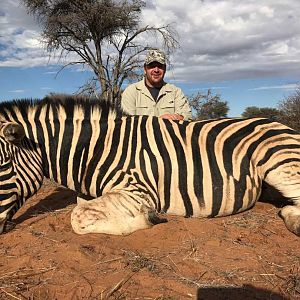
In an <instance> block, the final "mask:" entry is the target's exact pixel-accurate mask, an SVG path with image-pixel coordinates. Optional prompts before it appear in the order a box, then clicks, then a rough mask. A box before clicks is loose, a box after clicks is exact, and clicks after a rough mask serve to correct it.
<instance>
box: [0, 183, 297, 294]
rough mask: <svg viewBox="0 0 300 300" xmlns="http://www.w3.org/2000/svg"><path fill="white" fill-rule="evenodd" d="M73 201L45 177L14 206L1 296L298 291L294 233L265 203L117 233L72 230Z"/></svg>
mask: <svg viewBox="0 0 300 300" xmlns="http://www.w3.org/2000/svg"><path fill="white" fill-rule="evenodd" d="M74 203H75V195H74V193H73V192H71V191H68V190H65V189H62V188H60V187H57V186H55V185H53V184H52V183H50V182H47V183H46V184H45V185H44V187H43V189H42V190H41V191H40V192H39V193H38V195H37V196H34V197H33V198H32V199H31V200H30V201H29V202H28V203H27V204H26V205H25V207H23V208H22V210H21V211H20V212H19V213H18V215H17V216H16V218H15V221H16V223H17V226H16V227H15V229H14V230H13V231H11V232H9V233H7V234H4V235H2V237H1V248H0V252H1V259H0V299H32V300H35V299H45V300H46V299H49V300H50V299H51V300H52V299H149V300H150V299H151V300H152V299H153V300H154V299H156V300H175V299H176V300H177V299H197V298H198V299H297V298H299V299H300V247H299V239H298V238H297V237H296V236H294V235H293V234H291V233H290V232H288V231H287V229H286V228H285V226H284V224H283V222H282V220H281V219H280V218H279V217H278V216H277V208H276V207H274V206H273V205H271V204H266V203H258V205H256V207H255V208H254V209H252V210H250V211H247V212H245V213H243V214H240V215H236V216H231V217H227V218H219V219H204V220H199V219H192V218H191V219H185V218H179V217H168V219H169V222H168V223H165V224H160V225H157V226H155V227H153V228H152V229H150V230H144V231H139V232H136V233H134V234H131V235H129V236H125V237H117V236H107V235H100V234H99V235H97V234H90V235H84V236H80V235H76V234H74V233H73V232H72V229H71V225H70V212H71V210H72V208H73V207H74Z"/></svg>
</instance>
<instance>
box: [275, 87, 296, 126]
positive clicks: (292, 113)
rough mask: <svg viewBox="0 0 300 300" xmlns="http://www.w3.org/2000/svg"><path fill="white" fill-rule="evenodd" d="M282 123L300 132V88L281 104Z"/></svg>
mask: <svg viewBox="0 0 300 300" xmlns="http://www.w3.org/2000/svg"><path fill="white" fill-rule="evenodd" d="M279 109H280V111H281V119H280V121H281V122H282V123H284V124H286V125H287V126H289V127H291V128H293V129H295V130H297V131H300V87H298V89H297V90H296V91H295V92H294V93H293V94H291V95H290V96H288V97H286V98H285V99H284V100H283V101H281V102H280V103H279Z"/></svg>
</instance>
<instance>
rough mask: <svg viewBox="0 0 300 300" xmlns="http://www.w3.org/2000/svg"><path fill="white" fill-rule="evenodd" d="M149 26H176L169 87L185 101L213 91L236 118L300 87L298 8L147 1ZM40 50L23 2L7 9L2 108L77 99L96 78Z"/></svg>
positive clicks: (1, 47)
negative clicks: (55, 97) (7, 103)
mask: <svg viewBox="0 0 300 300" xmlns="http://www.w3.org/2000/svg"><path fill="white" fill-rule="evenodd" d="M146 4H147V6H146V8H145V9H144V10H143V12H142V24H149V25H156V26H161V25H165V24H169V23H172V24H173V26H174V27H175V28H176V30H177V32H178V34H179V42H180V45H181V47H180V49H178V50H177V51H176V52H175V53H174V54H173V55H172V56H171V57H170V61H171V63H172V69H170V70H168V72H167V76H166V80H167V81H169V82H172V83H174V84H176V85H177V86H179V87H181V88H182V89H183V91H184V93H185V94H186V95H192V94H195V93H197V91H200V92H204V93H205V92H206V91H207V89H212V92H213V93H215V94H220V95H221V98H222V99H223V100H226V101H228V104H229V107H230V111H229V115H230V116H233V117H234V116H239V115H240V114H241V113H242V112H243V111H244V109H245V108H246V107H247V106H259V107H266V106H268V107H276V106H277V105H278V103H279V102H280V101H281V100H283V99H284V98H285V97H287V96H288V95H290V94H291V93H293V92H294V91H295V89H296V88H297V87H299V84H300V79H299V78H300V77H299V75H300V1H299V0H285V1H275V0H261V1H257V0H255V1H254V0H253V1H251V0H248V1H240V0H226V1H220V0H204V1H199V0H190V1H183V0H177V1H174V0H172V1H171V0H163V1H162V0H160V1H158V0H157V1H154V0H152V1H146ZM60 67H61V66H60V65H59V63H58V61H57V59H56V58H51V59H50V60H49V56H48V54H47V53H46V51H45V50H44V48H43V45H42V44H41V43H40V28H39V27H38V25H37V24H36V23H35V21H34V19H33V18H32V17H31V16H29V15H28V14H27V13H26V11H25V9H24V7H23V6H22V5H21V3H20V2H19V1H18V0H6V1H5V2H4V3H2V4H1V7H0V100H10V99H17V98H28V97H29V98H40V97H43V96H45V95H47V94H49V93H50V92H57V93H75V92H76V91H77V90H78V89H79V87H80V86H82V85H83V84H84V83H85V81H86V80H87V79H88V78H89V77H90V76H91V72H90V71H88V70H84V71H83V70H82V69H75V68H73V69H71V68H66V69H64V70H62V71H61V72H60V73H59V74H57V72H58V71H59V70H60Z"/></svg>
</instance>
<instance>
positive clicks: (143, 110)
mask: <svg viewBox="0 0 300 300" xmlns="http://www.w3.org/2000/svg"><path fill="white" fill-rule="evenodd" d="M136 114H137V115H139V116H142V115H150V114H151V111H150V108H149V107H148V106H146V105H138V106H137V107H136Z"/></svg>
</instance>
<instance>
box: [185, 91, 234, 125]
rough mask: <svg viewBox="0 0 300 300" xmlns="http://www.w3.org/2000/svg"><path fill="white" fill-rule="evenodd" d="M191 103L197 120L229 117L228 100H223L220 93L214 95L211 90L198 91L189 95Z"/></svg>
mask: <svg viewBox="0 0 300 300" xmlns="http://www.w3.org/2000/svg"><path fill="white" fill-rule="evenodd" d="M188 100H189V103H190V105H191V107H192V109H193V110H194V112H195V119H196V120H205V119H217V118H223V117H227V113H228V111H229V107H228V103H227V101H222V100H221V96H220V95H214V96H213V95H212V92H211V90H210V89H209V90H208V91H207V94H203V93H200V92H198V93H197V94H196V95H193V96H191V97H189V99H188Z"/></svg>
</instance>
